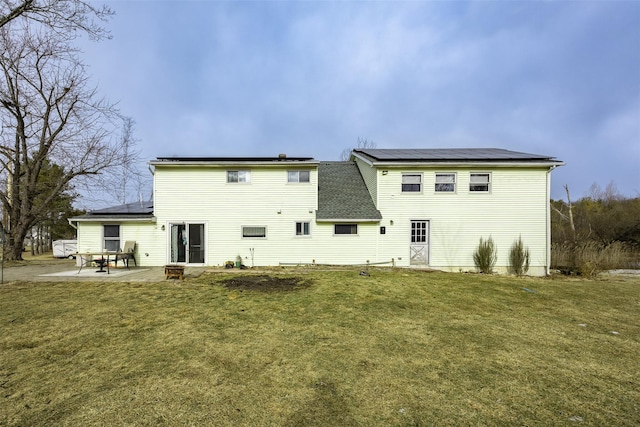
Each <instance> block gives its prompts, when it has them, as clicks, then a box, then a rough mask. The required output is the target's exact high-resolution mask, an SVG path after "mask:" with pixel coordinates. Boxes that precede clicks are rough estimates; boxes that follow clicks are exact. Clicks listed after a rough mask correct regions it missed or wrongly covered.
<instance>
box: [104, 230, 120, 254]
mask: <svg viewBox="0 0 640 427" xmlns="http://www.w3.org/2000/svg"><path fill="white" fill-rule="evenodd" d="M102 250H104V251H107V252H118V251H120V224H103V225H102Z"/></svg>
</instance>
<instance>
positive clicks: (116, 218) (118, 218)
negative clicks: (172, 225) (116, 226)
mask: <svg viewBox="0 0 640 427" xmlns="http://www.w3.org/2000/svg"><path fill="white" fill-rule="evenodd" d="M69 221H70V222H71V221H72V222H101V223H102V222H141V223H144V222H147V223H155V222H156V221H157V218H156V217H155V216H145V217H133V216H129V217H128V216H123V215H99V216H98V215H96V216H90V217H86V216H78V217H75V218H69Z"/></svg>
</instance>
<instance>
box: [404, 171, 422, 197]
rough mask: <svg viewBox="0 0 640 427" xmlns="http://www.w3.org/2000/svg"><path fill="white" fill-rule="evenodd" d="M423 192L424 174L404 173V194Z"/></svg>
mask: <svg viewBox="0 0 640 427" xmlns="http://www.w3.org/2000/svg"><path fill="white" fill-rule="evenodd" d="M421 191H422V174H421V173H403V174H402V192H403V193H420V192H421Z"/></svg>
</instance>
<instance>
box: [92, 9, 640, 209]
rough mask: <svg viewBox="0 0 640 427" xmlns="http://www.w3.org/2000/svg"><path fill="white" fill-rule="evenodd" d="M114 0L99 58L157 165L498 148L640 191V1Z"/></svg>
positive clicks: (562, 176)
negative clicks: (359, 151) (370, 146)
mask: <svg viewBox="0 0 640 427" xmlns="http://www.w3.org/2000/svg"><path fill="white" fill-rule="evenodd" d="M106 4H108V5H109V6H110V7H112V8H113V9H114V10H115V12H116V16H115V17H114V18H113V20H112V21H111V22H110V23H109V24H108V28H109V29H110V30H111V33H112V36H113V38H112V39H111V40H106V41H102V42H100V43H93V42H82V45H81V47H82V49H83V51H84V57H83V58H84V60H85V61H86V62H87V63H88V64H89V66H90V72H91V74H92V78H93V80H94V82H95V83H96V84H97V85H98V87H99V90H100V92H101V94H103V95H104V96H106V97H107V98H109V99H110V100H111V101H114V102H118V103H119V108H120V110H121V111H122V113H124V114H125V115H128V116H131V117H133V119H134V120H135V121H136V137H137V138H138V139H139V140H140V142H139V147H140V148H141V149H142V155H143V157H144V158H145V159H147V160H151V159H153V158H156V157H160V156H173V155H180V156H276V155H278V154H279V153H286V154H288V155H289V156H311V157H314V158H316V159H318V160H338V159H339V157H340V154H341V152H342V151H343V149H345V148H348V147H352V146H354V145H355V144H356V142H357V140H358V138H362V139H367V140H369V141H373V142H375V143H376V144H377V148H472V147H495V148H505V149H510V150H515V151H524V152H529V153H535V154H545V155H550V156H554V157H557V158H558V159H560V160H563V161H565V162H566V163H567V165H566V166H564V167H562V168H559V169H557V170H556V171H554V172H553V178H552V197H553V198H563V197H564V190H563V188H562V186H563V185H564V184H568V185H569V188H570V189H571V192H572V196H573V197H574V198H578V197H581V196H584V195H587V194H588V193H589V189H590V187H591V185H592V184H593V183H598V184H599V185H600V186H601V187H603V188H604V187H606V186H607V184H609V183H610V182H614V183H615V185H616V186H617V188H618V190H619V191H620V192H621V193H622V194H623V195H625V196H631V197H636V196H640V2H637V1H626V2H623V1H593V2H587V1H585V2H583V1H570V2H568V1H567V2H565V1H558V2H555V1H548V2H538V1H513V2H507V1H495V2H494V1H482V2H481V1H478V2H461V1H460V2H459V1H451V2H445V1H375V2H369V1H216V2H214V1H181V2H178V1H112V2H106Z"/></svg>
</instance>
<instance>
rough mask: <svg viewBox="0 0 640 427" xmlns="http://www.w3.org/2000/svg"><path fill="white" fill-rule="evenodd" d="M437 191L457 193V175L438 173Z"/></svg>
mask: <svg viewBox="0 0 640 427" xmlns="http://www.w3.org/2000/svg"><path fill="white" fill-rule="evenodd" d="M435 190H436V193H455V191H456V174H455V173H437V174H436V188H435Z"/></svg>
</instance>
